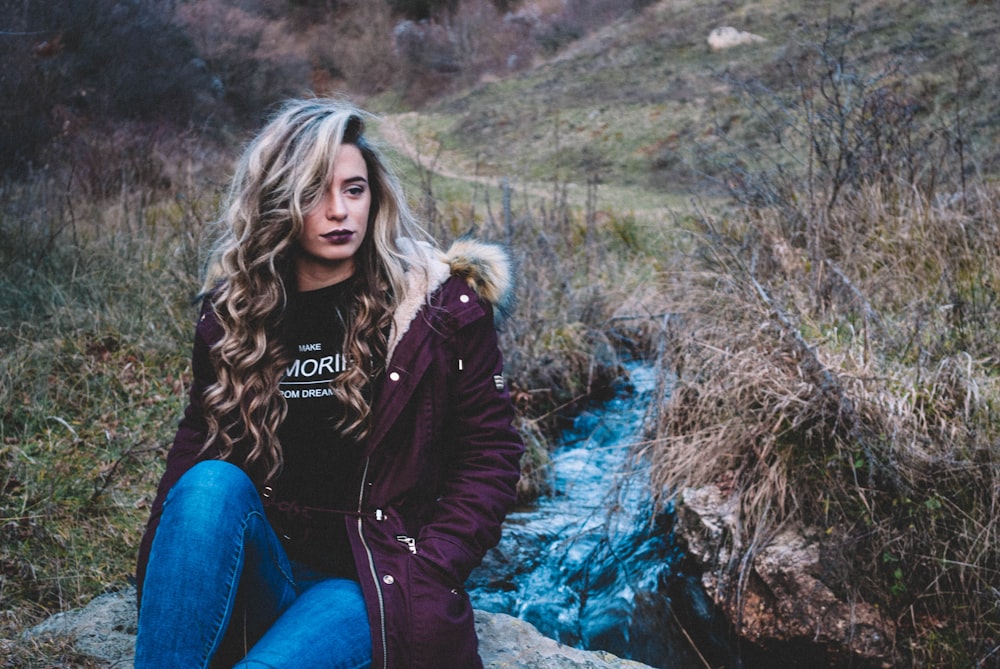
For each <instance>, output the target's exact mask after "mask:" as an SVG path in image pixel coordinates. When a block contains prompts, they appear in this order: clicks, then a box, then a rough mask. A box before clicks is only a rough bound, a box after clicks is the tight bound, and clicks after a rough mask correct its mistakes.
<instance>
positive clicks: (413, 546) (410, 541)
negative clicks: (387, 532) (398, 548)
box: [396, 534, 417, 555]
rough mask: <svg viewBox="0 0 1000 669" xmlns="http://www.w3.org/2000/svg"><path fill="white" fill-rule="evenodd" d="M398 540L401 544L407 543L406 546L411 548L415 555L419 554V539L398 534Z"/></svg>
mask: <svg viewBox="0 0 1000 669" xmlns="http://www.w3.org/2000/svg"><path fill="white" fill-rule="evenodd" d="M396 541H398V542H399V543H401V544H406V547H407V548H409V549H410V552H411V553H413V554H414V555H416V554H417V540H416V539H414V538H413V537H408V536H406V535H405V534H397V535H396Z"/></svg>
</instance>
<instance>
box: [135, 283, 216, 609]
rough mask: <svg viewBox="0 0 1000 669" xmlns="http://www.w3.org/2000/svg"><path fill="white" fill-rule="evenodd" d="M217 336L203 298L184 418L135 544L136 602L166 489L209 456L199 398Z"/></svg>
mask: <svg viewBox="0 0 1000 669" xmlns="http://www.w3.org/2000/svg"><path fill="white" fill-rule="evenodd" d="M220 335H221V328H220V326H219V325H218V323H217V321H216V320H215V316H214V313H213V312H212V308H211V306H210V300H208V299H206V300H205V301H204V303H203V304H202V308H201V314H200V315H199V317H198V324H197V326H196V327H195V337H194V350H193V352H192V355H191V371H192V376H193V379H192V382H191V388H190V390H189V393H188V404H187V407H186V408H185V409H184V415H183V417H182V418H181V421H180V425H179V426H178V429H177V433H176V434H175V436H174V441H173V444H172V445H171V447H170V451H169V452H168V453H167V467H166V470H165V472H164V474H163V477H162V478H161V479H160V484H159V486H158V487H157V490H156V497H155V499H154V500H153V506H152V509H151V511H150V516H149V521H148V522H147V524H146V531H145V533H144V534H143V537H142V541H141V542H140V544H139V554H138V558H137V562H136V589H137V593H138V597H139V600H140V601H141V599H142V584H143V581H144V580H145V576H146V564H147V563H148V562H149V552H150V548H151V547H152V545H153V537H154V536H155V534H156V528H157V527H158V526H159V523H160V514H161V513H162V512H163V501H164V499H165V498H166V496H167V493H168V492H169V491H170V488H172V487H173V485H174V484H175V483H176V482H177V480H178V479H180V477H181V476H183V475H184V473H185V472H186V471H187V470H189V469H190V468H191V467H193V466H194V465H195V464H196V463H197V462H199V461H200V460H203V459H206V458H207V457H212V456H211V454H204V453H202V452H201V451H202V448H203V447H204V445H205V439H206V435H207V433H208V426H207V423H206V422H205V415H204V409H203V404H202V395H203V394H204V392H205V389H206V388H208V386H210V385H211V384H213V383H215V379H216V376H215V370H214V368H213V367H212V361H211V356H210V350H211V345H212V344H213V343H214V342H215V341H217V340H218V338H219V336H220Z"/></svg>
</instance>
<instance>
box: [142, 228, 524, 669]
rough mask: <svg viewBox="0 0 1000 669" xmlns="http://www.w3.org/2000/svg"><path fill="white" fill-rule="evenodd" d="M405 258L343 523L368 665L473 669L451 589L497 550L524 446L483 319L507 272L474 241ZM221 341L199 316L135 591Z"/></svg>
mask: <svg viewBox="0 0 1000 669" xmlns="http://www.w3.org/2000/svg"><path fill="white" fill-rule="evenodd" d="M405 248H406V249H408V251H409V257H410V258H411V261H412V262H411V271H410V272H408V274H407V286H408V290H407V295H405V296H404V298H403V299H402V300H401V301H400V304H399V306H398V307H397V309H396V312H395V314H394V323H393V328H392V332H391V333H390V340H389V351H388V362H387V367H386V370H385V374H384V375H383V376H382V379H383V381H382V385H381V387H380V388H379V389H377V392H376V394H375V397H376V400H375V405H374V407H373V419H372V430H371V433H370V435H369V438H368V440H367V443H366V444H365V450H364V455H365V457H364V458H363V463H362V468H361V470H360V471H358V472H357V473H356V485H357V499H358V507H357V509H356V510H357V511H358V512H359V514H358V515H356V516H345V517H344V518H343V521H342V522H345V523H347V528H348V536H349V539H350V542H351V549H352V552H353V555H354V560H355V564H356V565H357V569H358V580H359V582H360V584H361V589H362V592H363V593H364V597H365V602H366V605H367V609H368V619H369V623H370V626H371V631H372V652H373V662H372V667H373V668H374V669H378V668H381V669H404V668H410V669H423V668H427V669H441V668H442V667H445V668H448V669H466V668H470V669H476V668H479V667H482V661H481V660H480V658H479V655H478V650H477V647H478V643H477V639H476V631H475V624H474V618H473V611H472V606H471V604H470V602H469V597H468V595H467V594H466V593H465V590H464V589H463V583H464V582H465V580H466V578H467V577H468V575H469V573H470V572H471V571H472V569H473V568H475V567H476V566H477V565H478V564H479V563H480V561H481V560H482V558H483V555H484V554H485V553H486V551H487V550H489V549H490V548H491V547H492V546H494V545H495V544H496V543H497V542H498V541H499V538H500V528H501V524H502V522H503V519H504V517H505V516H506V514H507V512H508V511H509V509H510V508H511V506H512V505H513V503H514V500H515V489H516V485H517V480H518V477H519V475H520V457H521V453H522V451H523V448H524V446H523V442H522V440H521V438H520V436H519V435H518V433H517V431H516V430H515V429H514V427H513V426H512V420H513V408H512V405H511V402H510V397H509V394H508V391H507V388H506V384H505V382H504V378H503V370H502V365H503V363H502V357H501V354H500V351H499V349H498V347H497V335H496V329H495V325H494V315H493V314H494V307H498V306H501V305H502V304H504V303H505V302H506V301H507V300H508V299H509V296H510V292H511V288H512V286H511V284H512V281H511V270H510V266H509V261H508V260H507V257H506V255H505V254H504V253H503V252H502V251H501V250H500V249H499V248H498V247H496V246H493V245H488V244H483V243H479V242H473V241H467V240H466V241H459V242H457V243H456V244H454V245H453V246H452V247H451V248H450V249H449V250H448V252H447V253H446V254H443V255H442V254H441V253H439V252H434V251H431V250H430V249H428V248H426V247H424V246H423V245H416V244H410V243H406V245H405ZM220 335H221V328H220V326H219V324H218V323H217V322H216V320H215V318H214V316H213V314H212V312H211V309H210V308H207V307H206V308H203V310H202V316H201V318H200V320H199V323H198V326H197V328H196V335H195V349H194V357H193V362H192V366H193V369H194V373H195V378H194V383H193V384H192V388H191V396H190V402H189V405H188V407H187V409H186V410H185V413H184V418H183V419H182V421H181V425H180V428H179V429H178V432H177V435H176V437H175V439H174V443H173V446H172V447H171V449H170V453H169V454H168V456H167V469H166V472H165V473H164V476H163V478H162V480H161V481H160V485H159V488H158V490H157V496H156V499H155V501H154V503H153V507H152V513H151V517H150V521H149V524H148V526H147V529H146V533H145V536H144V537H143V540H142V543H141V545H140V549H139V558H138V565H137V580H138V583H139V591H140V593H141V588H142V581H143V578H144V575H145V568H146V563H147V561H148V558H149V549H150V546H151V544H152V540H153V535H154V534H155V532H156V527H157V525H158V523H159V516H160V513H161V510H162V505H163V500H164V498H165V496H166V494H167V492H168V491H169V490H170V487H171V486H173V484H174V483H176V481H177V480H178V479H179V478H180V477H181V475H182V474H183V473H184V472H185V471H187V470H188V469H189V468H190V467H191V466H193V465H194V464H195V463H196V462H198V461H199V460H200V459H203V458H205V457H210V456H208V455H202V456H200V457H199V453H200V451H201V449H202V446H203V445H204V441H205V432H204V430H205V423H204V418H203V416H202V404H201V394H202V392H203V391H204V389H205V387H206V385H207V383H210V382H211V380H212V379H213V378H214V372H212V370H211V363H210V361H209V348H210V346H211V345H212V344H213V343H214V342H216V341H218V338H219V337H220ZM331 522H341V521H340V518H339V517H335V518H334V519H332V520H331ZM140 596H141V594H140Z"/></svg>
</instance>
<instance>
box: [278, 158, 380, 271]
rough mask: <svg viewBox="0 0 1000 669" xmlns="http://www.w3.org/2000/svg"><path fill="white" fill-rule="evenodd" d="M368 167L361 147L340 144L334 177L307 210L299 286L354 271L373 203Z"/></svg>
mask: <svg viewBox="0 0 1000 669" xmlns="http://www.w3.org/2000/svg"><path fill="white" fill-rule="evenodd" d="M371 201H372V198H371V186H370V185H369V183H368V167H367V166H366V165H365V160H364V158H363V157H362V155H361V151H360V150H359V149H358V147H356V146H354V145H353V144H342V145H341V146H340V150H339V151H337V155H336V157H335V158H334V161H333V180H332V181H331V183H330V184H328V185H327V188H326V190H325V191H324V193H323V196H322V197H321V198H320V200H319V202H317V203H316V206H315V207H313V208H312V209H310V210H309V211H308V212H306V215H305V221H304V224H303V226H302V232H301V234H300V235H299V238H298V242H299V252H298V253H297V254H296V256H295V273H296V277H297V278H298V288H299V290H314V289H316V288H322V287H324V286H330V285H332V284H335V283H339V282H341V281H343V280H344V279H346V278H348V277H350V276H351V275H352V274H354V254H355V253H357V251H358V247H360V246H361V242H362V241H363V240H364V238H365V233H366V232H367V230H368V210H369V209H370V208H371Z"/></svg>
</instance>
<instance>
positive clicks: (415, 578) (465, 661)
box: [409, 553, 482, 669]
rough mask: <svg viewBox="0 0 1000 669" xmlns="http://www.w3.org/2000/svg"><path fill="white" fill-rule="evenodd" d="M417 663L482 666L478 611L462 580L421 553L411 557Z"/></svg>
mask: <svg viewBox="0 0 1000 669" xmlns="http://www.w3.org/2000/svg"><path fill="white" fill-rule="evenodd" d="M409 585H410V632H411V638H410V643H411V648H412V655H411V657H412V658H413V659H414V664H413V666H414V667H427V668H430V667H435V668H440V667H454V668H455V669H478V668H479V667H482V662H481V661H480V659H479V654H478V641H477V639H476V625H475V615H474V613H473V610H472V603H471V602H470V601H469V596H468V594H467V593H466V592H465V589H464V588H463V587H462V585H461V584H460V583H457V582H456V581H455V579H454V578H453V577H452V576H450V575H449V574H448V573H447V572H446V571H445V570H443V569H441V568H440V567H439V566H438V565H436V564H435V563H434V562H432V561H431V560H428V559H426V558H424V557H423V556H421V555H420V554H419V553H417V554H415V555H411V559H410V560H409Z"/></svg>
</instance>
